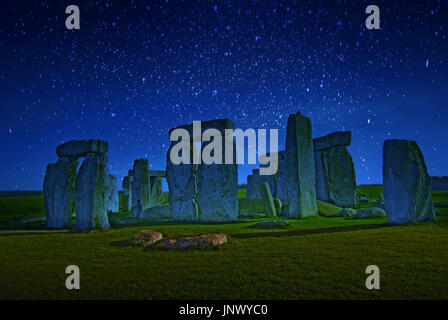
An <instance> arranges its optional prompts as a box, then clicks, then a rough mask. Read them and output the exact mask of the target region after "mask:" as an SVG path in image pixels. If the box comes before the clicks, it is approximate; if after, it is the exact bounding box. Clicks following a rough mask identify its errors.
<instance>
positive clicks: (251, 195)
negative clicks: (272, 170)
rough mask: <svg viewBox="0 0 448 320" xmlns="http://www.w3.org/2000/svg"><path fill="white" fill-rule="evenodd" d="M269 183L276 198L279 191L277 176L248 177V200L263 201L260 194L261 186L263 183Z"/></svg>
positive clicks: (255, 175) (254, 175)
mask: <svg viewBox="0 0 448 320" xmlns="http://www.w3.org/2000/svg"><path fill="white" fill-rule="evenodd" d="M265 182H267V183H269V187H270V188H271V190H274V191H273V192H272V194H273V196H274V197H275V196H276V195H277V193H276V192H275V191H276V190H277V185H276V182H275V176H273V175H263V176H261V175H257V174H253V175H249V176H247V193H246V198H248V199H262V196H261V192H260V185H261V184H263V183H265Z"/></svg>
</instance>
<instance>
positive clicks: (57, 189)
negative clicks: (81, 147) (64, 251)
mask: <svg viewBox="0 0 448 320" xmlns="http://www.w3.org/2000/svg"><path fill="white" fill-rule="evenodd" d="M77 167H78V160H77V159H75V158H60V159H59V160H58V161H57V163H56V164H49V165H48V166H47V172H46V175H45V180H44V201H45V211H46V218H47V226H48V227H49V228H69V227H70V225H71V220H72V214H73V210H74V208H75V185H76V169H77Z"/></svg>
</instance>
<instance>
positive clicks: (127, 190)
mask: <svg viewBox="0 0 448 320" xmlns="http://www.w3.org/2000/svg"><path fill="white" fill-rule="evenodd" d="M131 180H132V176H125V177H124V178H123V211H131V210H132V190H131Z"/></svg>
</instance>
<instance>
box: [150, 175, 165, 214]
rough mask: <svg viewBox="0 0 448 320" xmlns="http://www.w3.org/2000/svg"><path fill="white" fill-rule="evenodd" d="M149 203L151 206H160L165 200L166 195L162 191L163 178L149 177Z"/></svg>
mask: <svg viewBox="0 0 448 320" xmlns="http://www.w3.org/2000/svg"><path fill="white" fill-rule="evenodd" d="M149 190H150V193H149V203H150V207H157V206H160V205H161V204H162V203H164V202H165V197H164V196H163V191H162V178H161V177H149Z"/></svg>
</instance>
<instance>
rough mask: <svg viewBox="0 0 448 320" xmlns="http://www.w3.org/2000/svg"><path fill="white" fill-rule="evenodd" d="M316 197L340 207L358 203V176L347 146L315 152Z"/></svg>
mask: <svg viewBox="0 0 448 320" xmlns="http://www.w3.org/2000/svg"><path fill="white" fill-rule="evenodd" d="M314 161H315V174H316V197H317V199H318V200H321V201H324V202H328V203H332V204H335V205H337V206H340V207H350V206H354V205H356V195H355V193H356V177H355V166H354V164H353V160H352V157H351V156H350V153H349V152H348V151H347V149H346V148H345V147H334V148H330V149H325V150H321V151H317V152H315V153H314Z"/></svg>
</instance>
